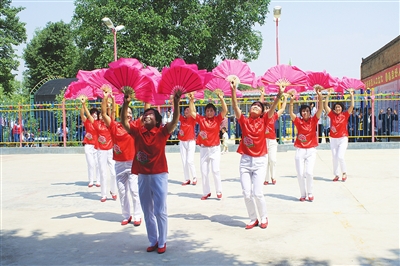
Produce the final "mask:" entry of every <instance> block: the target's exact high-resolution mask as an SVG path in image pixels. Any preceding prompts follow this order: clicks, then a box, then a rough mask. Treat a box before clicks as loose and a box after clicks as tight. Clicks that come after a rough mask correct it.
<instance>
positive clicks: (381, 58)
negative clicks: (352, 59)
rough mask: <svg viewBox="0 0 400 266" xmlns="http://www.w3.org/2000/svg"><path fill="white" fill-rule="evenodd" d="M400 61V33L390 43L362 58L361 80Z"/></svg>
mask: <svg viewBox="0 0 400 266" xmlns="http://www.w3.org/2000/svg"><path fill="white" fill-rule="evenodd" d="M399 63H400V35H399V36H397V37H396V38H395V39H393V40H392V41H390V42H389V43H388V44H386V45H385V46H383V47H382V48H380V49H379V50H378V51H376V52H374V53H373V54H371V55H370V56H368V57H367V58H363V59H362V63H361V80H364V79H366V78H368V77H370V76H373V75H375V74H377V73H379V72H381V71H383V70H385V69H387V68H389V67H392V66H394V65H396V64H399Z"/></svg>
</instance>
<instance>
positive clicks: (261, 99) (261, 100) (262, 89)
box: [258, 87, 265, 103]
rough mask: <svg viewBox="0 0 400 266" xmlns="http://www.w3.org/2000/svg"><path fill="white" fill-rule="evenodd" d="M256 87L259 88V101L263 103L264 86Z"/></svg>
mask: <svg viewBox="0 0 400 266" xmlns="http://www.w3.org/2000/svg"><path fill="white" fill-rule="evenodd" d="M258 89H259V90H260V102H262V103H264V100H265V98H264V94H265V91H264V87H258Z"/></svg>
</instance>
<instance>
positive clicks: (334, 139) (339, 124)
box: [324, 90, 354, 182]
mask: <svg viewBox="0 0 400 266" xmlns="http://www.w3.org/2000/svg"><path fill="white" fill-rule="evenodd" d="M349 92H350V99H351V102H350V106H349V108H348V109H347V111H344V106H343V104H342V103H340V102H338V103H335V104H334V105H333V110H331V108H329V106H328V102H329V97H330V96H331V91H330V90H329V91H328V96H327V98H326V100H325V103H324V108H325V112H326V113H327V114H328V117H329V118H330V120H331V126H330V132H329V140H330V145H331V151H332V161H333V174H334V175H335V177H334V178H333V181H334V182H336V181H339V175H340V170H342V181H343V182H345V181H346V179H347V174H346V170H347V169H346V162H345V160H344V155H345V153H346V150H347V146H348V145H349V132H348V131H347V123H348V120H349V117H350V114H351V112H353V108H354V91H353V90H349ZM339 167H340V168H339Z"/></svg>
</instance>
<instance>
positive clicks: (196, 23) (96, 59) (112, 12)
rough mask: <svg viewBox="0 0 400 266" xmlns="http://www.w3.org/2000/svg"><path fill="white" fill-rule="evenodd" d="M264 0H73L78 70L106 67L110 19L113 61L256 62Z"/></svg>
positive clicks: (209, 66)
mask: <svg viewBox="0 0 400 266" xmlns="http://www.w3.org/2000/svg"><path fill="white" fill-rule="evenodd" d="M268 4H269V0H252V1H244V0H241V1H240V0H209V1H207V0H205V1H198V0H172V1H171V0H168V1H166V0H159V1H149V0H136V1H130V0H119V1H104V0H76V1H75V5H76V9H75V14H74V17H73V19H72V22H71V24H72V25H73V28H74V30H75V32H76V33H75V36H76V43H77V45H78V47H79V48H80V49H82V52H81V55H82V59H81V62H83V63H82V68H83V69H88V70H90V69H95V68H102V67H107V66H108V63H109V62H110V61H112V60H113V58H114V56H113V52H114V50H113V45H114V41H113V34H112V33H111V32H110V30H109V29H108V28H107V27H106V26H105V25H104V24H103V23H102V21H101V19H102V18H103V17H109V18H110V19H111V20H112V21H113V22H114V23H115V26H117V25H120V24H123V25H124V26H125V29H124V30H122V31H120V32H118V33H117V40H118V41H117V48H118V57H133V58H137V59H139V60H140V61H141V62H142V63H144V64H146V65H151V66H155V67H158V68H159V69H161V68H162V67H163V66H166V65H169V63H170V62H171V61H172V60H174V59H175V58H177V57H180V58H183V59H184V60H185V61H186V62H187V63H196V64H197V65H198V66H199V67H200V68H205V69H208V70H211V69H212V68H214V67H215V66H216V65H217V64H218V63H219V62H220V61H221V60H223V59H241V60H243V61H246V62H248V61H251V60H254V59H257V57H258V55H259V52H260V50H261V46H262V37H261V33H260V32H258V31H255V30H253V28H254V26H255V25H256V24H259V25H263V24H264V22H265V19H266V14H267V12H268Z"/></svg>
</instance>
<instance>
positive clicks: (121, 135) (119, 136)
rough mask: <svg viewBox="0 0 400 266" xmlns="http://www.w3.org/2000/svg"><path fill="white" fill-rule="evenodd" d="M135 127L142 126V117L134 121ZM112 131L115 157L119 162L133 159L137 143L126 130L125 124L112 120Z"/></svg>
mask: <svg viewBox="0 0 400 266" xmlns="http://www.w3.org/2000/svg"><path fill="white" fill-rule="evenodd" d="M131 124H132V125H133V126H135V127H138V126H140V119H137V120H135V121H132V122H131ZM109 129H110V132H111V138H112V142H113V143H114V145H113V159H114V160H115V161H118V162H125V161H132V160H133V156H134V154H135V145H134V140H133V138H132V137H131V136H130V135H129V134H128V132H126V130H125V128H124V126H123V125H122V124H121V123H119V122H115V121H114V120H111V123H110V127H109Z"/></svg>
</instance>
